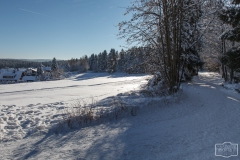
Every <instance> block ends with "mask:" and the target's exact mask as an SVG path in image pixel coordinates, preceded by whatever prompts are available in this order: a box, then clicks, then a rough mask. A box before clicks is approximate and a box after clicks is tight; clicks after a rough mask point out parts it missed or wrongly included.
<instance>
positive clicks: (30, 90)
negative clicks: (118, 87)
mask: <svg viewBox="0 0 240 160" xmlns="http://www.w3.org/2000/svg"><path fill="white" fill-rule="evenodd" d="M138 81H142V79H137V80H125V81H118V82H107V83H98V84H91V85H72V86H64V87H51V88H41V89H29V90H21V91H11V92H0V95H1V94H11V93H22V92H35V91H43V90H53V89H66V88H74V87H94V86H101V85H108V84H122V83H126V82H132V83H134V82H138Z"/></svg>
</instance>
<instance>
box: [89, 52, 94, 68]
mask: <svg viewBox="0 0 240 160" xmlns="http://www.w3.org/2000/svg"><path fill="white" fill-rule="evenodd" d="M88 64H89V70H90V71H93V64H94V54H91V56H90V57H89V59H88Z"/></svg>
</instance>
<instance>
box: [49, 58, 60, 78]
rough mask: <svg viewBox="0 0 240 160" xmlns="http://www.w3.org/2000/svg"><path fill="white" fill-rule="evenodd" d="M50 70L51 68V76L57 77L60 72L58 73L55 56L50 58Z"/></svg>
mask: <svg viewBox="0 0 240 160" xmlns="http://www.w3.org/2000/svg"><path fill="white" fill-rule="evenodd" d="M51 70H52V72H51V76H52V77H53V78H57V77H59V75H60V74H59V71H58V64H57V60H56V58H55V57H54V58H53V60H52V65H51Z"/></svg>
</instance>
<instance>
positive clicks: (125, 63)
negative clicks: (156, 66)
mask: <svg viewBox="0 0 240 160" xmlns="http://www.w3.org/2000/svg"><path fill="white" fill-rule="evenodd" d="M148 51H149V49H146V48H143V47H132V48H130V49H128V50H126V51H124V50H123V49H122V50H121V51H120V52H118V51H116V50H115V49H113V48H112V49H111V50H110V51H109V53H108V52H107V51H106V50H104V51H103V52H100V53H99V54H92V55H90V56H89V57H88V56H83V57H82V58H80V59H77V58H72V59H71V60H69V61H68V64H66V68H69V70H70V71H81V72H85V71H87V70H89V71H93V72H108V73H114V72H126V73H129V74H131V73H147V72H148V71H147V68H146V66H145V64H144V63H145V59H146V57H147V55H148Z"/></svg>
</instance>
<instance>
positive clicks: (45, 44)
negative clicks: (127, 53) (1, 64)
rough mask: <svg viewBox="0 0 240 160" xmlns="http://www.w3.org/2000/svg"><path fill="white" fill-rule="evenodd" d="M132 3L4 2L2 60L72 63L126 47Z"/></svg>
mask: <svg viewBox="0 0 240 160" xmlns="http://www.w3.org/2000/svg"><path fill="white" fill-rule="evenodd" d="M129 5H130V0H0V24H1V26H0V58H21V59H52V58H53V57H56V58H57V59H70V58H72V57H73V58H79V57H81V56H83V55H90V54H92V53H95V54H98V53H99V52H102V51H103V50H105V49H106V50H107V51H109V50H110V49H111V48H115V49H116V50H120V49H121V47H120V45H125V41H124V40H119V39H118V38H117V36H116V34H118V27H117V24H118V23H119V22H121V21H122V20H127V19H128V18H129V17H126V16H123V14H124V12H125V9H124V8H123V7H127V6H129Z"/></svg>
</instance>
